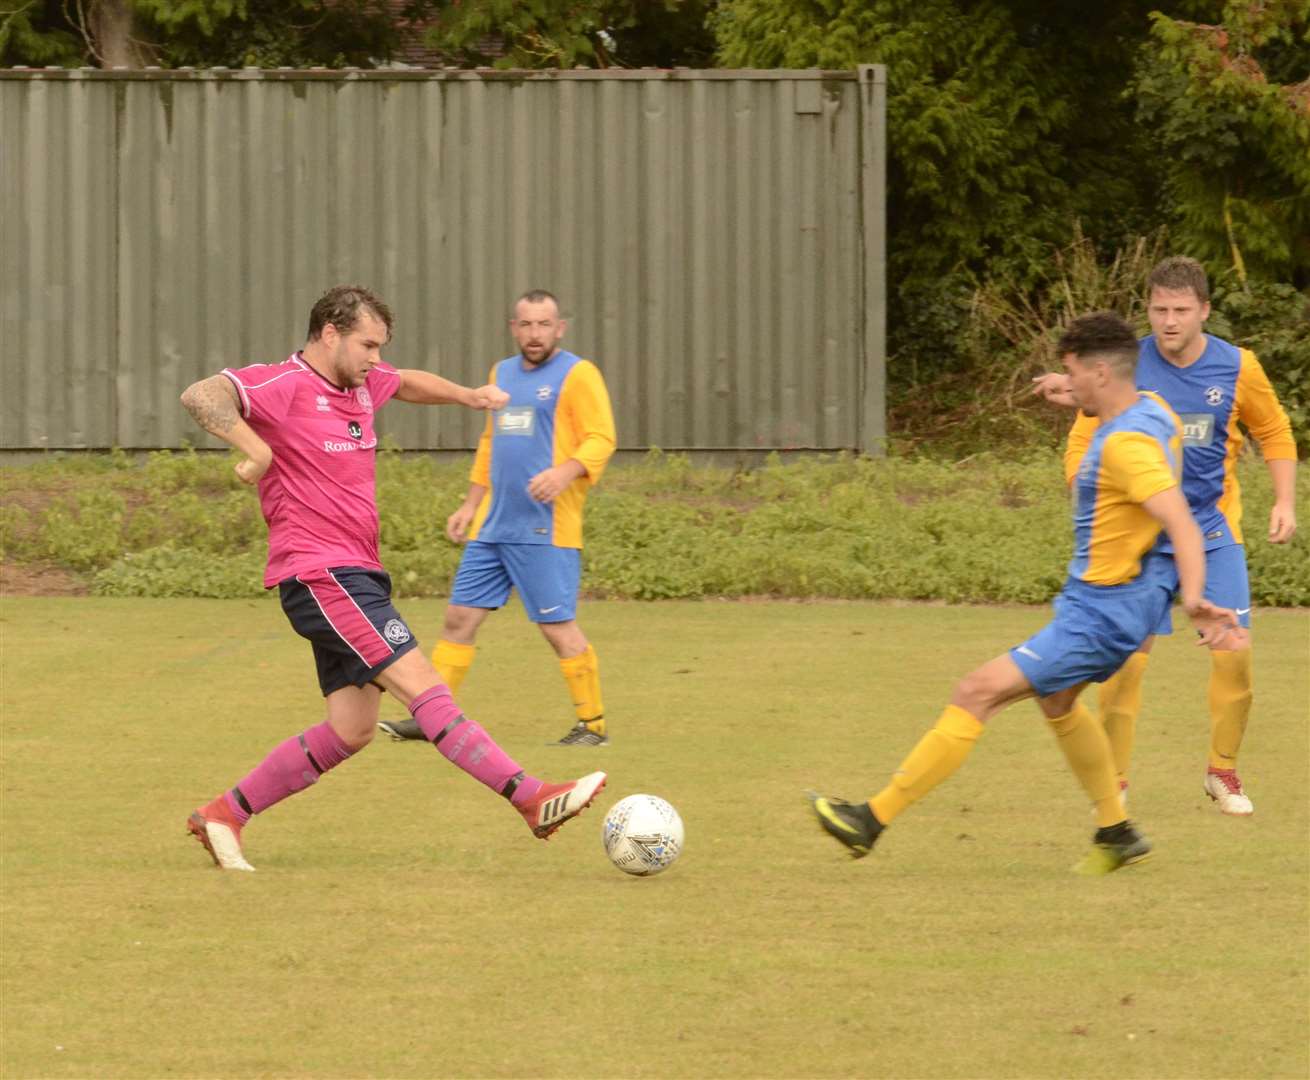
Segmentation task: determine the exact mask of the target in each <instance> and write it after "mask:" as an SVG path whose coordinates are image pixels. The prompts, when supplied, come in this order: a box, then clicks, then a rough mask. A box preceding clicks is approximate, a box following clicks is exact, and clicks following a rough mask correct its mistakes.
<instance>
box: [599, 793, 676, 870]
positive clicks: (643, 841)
mask: <svg viewBox="0 0 1310 1080" xmlns="http://www.w3.org/2000/svg"><path fill="white" fill-rule="evenodd" d="M682 835H683V834H682V818H681V817H680V816H679V815H678V812H677V811H676V810H675V809H673V807H672V805H671V804H669V803H668V802H666V801H665V800H663V799H661V798H659V797H658V796H656V795H629V796H628V797H627V798H625V799H620V800H619V801H618V802H616V803H615V804H614V805H613V806H612V807H611V808H610V811H609V813H608V814H606V815H605V826H604V830H603V832H602V834H601V839H602V840H603V841H604V842H605V854H606V855H608V856H609V857H610V862H612V863H613V864H614V865H615V866H617V867H618V868H619V869H620V870H622V871H623V872H624V873H625V874H635V875H636V876H637V877H649V876H650V875H652V874H659V873H662V872H663V871H665V870H667V869H668V868H669V867H670V866H672V865H673V863H674V862H675V861H676V860H677V858H678V856H679V855H681V854H682Z"/></svg>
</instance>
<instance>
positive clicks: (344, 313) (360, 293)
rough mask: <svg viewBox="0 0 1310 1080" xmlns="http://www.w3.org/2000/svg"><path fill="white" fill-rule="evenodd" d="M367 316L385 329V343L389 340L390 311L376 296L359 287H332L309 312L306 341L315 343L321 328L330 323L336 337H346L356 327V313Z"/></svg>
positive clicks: (320, 334) (357, 320) (358, 315)
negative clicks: (370, 315)
mask: <svg viewBox="0 0 1310 1080" xmlns="http://www.w3.org/2000/svg"><path fill="white" fill-rule="evenodd" d="M363 311H368V312H370V313H371V314H372V315H373V316H374V318H376V319H379V320H381V321H382V322H383V323H385V324H386V327H387V340H388V341H390V340H391V324H392V315H391V309H390V308H389V307H387V305H386V304H385V303H383V301H382V298H381V297H380V296H378V295H377V294H376V293H374V292H372V291H370V290H369V289H366V288H364V286H362V285H335V286H333V287H332V288H330V289H328V291H327V292H325V293H324V294H323V295H322V296H320V297H319V298H318V300H317V301H316V302H315V304H314V306H313V307H312V308H310V311H309V333H308V335H306V340H307V341H317V340H318V339H319V338H320V337H321V336H322V335H323V327H325V326H327V324H328V323H331V324H332V325H333V326H335V327H336V328H337V332H338V333H340V334H348V333H350V331H352V330H353V329H355V327H356V326H358V325H359V317H360V313H361V312H363Z"/></svg>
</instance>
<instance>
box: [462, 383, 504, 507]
mask: <svg viewBox="0 0 1310 1080" xmlns="http://www.w3.org/2000/svg"><path fill="white" fill-rule="evenodd" d="M499 366H500V365H499V364H495V365H493V366H492V368H491V374H490V375H488V376H487V382H489V383H494V382H495V381H496V368H497V367H499ZM492 418H493V416H492V414H491V413H487V422H486V423H485V424H483V425H482V437H481V438H480V439H478V451H477V453H476V454H474V455H473V468H472V469H470V470H469V483H470V484H480V485H482V487H484V488H489V487H491V421H492Z"/></svg>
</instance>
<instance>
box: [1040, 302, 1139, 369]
mask: <svg viewBox="0 0 1310 1080" xmlns="http://www.w3.org/2000/svg"><path fill="white" fill-rule="evenodd" d="M1057 347H1058V348H1059V350H1060V355H1061V356H1064V355H1065V354H1066V353H1073V354H1074V356H1076V357H1078V360H1079V361H1080V362H1081V363H1083V364H1091V363H1092V362H1093V361H1094V360H1105V361H1106V362H1107V363H1109V365H1110V366H1111V367H1112V368H1114V369H1115V371H1117V372H1118V373H1119V374H1120V375H1123V376H1127V377H1130V378H1131V377H1132V375H1133V373H1134V372H1135V371H1136V370H1137V334H1136V333H1135V332H1134V330H1133V328H1132V327H1131V326H1130V325H1129V324H1128V323H1127V322H1126V321H1125V320H1124V319H1122V318H1120V317H1119V316H1118V315H1116V314H1115V313H1114V312H1113V311H1093V312H1092V313H1091V314H1090V315H1079V316H1078V318H1076V319H1074V320H1073V322H1071V323H1070V324H1069V325H1068V326H1067V327H1066V328H1065V331H1064V333H1063V334H1061V335H1060V341H1059V344H1058V346H1057Z"/></svg>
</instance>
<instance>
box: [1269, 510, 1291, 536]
mask: <svg viewBox="0 0 1310 1080" xmlns="http://www.w3.org/2000/svg"><path fill="white" fill-rule="evenodd" d="M1295 532H1296V511H1295V510H1294V509H1293V508H1292V507H1290V506H1280V505H1279V504H1278V503H1274V508H1273V509H1272V510H1270V511H1269V542H1270V543H1271V544H1286V543H1287V542H1288V541H1289V540H1290V539H1292V534H1293V533H1295Z"/></svg>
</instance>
